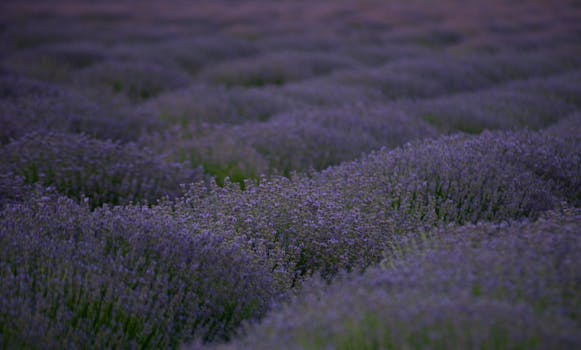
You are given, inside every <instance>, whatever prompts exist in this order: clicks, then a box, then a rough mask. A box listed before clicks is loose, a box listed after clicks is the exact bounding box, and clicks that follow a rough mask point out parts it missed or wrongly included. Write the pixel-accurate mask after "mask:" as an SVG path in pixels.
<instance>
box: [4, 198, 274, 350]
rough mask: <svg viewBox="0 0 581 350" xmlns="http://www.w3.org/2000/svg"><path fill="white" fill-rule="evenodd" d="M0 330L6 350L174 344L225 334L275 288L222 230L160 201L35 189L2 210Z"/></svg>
mask: <svg viewBox="0 0 581 350" xmlns="http://www.w3.org/2000/svg"><path fill="white" fill-rule="evenodd" d="M0 227H2V230H1V231H0V232H1V234H0V252H1V255H2V259H1V260H0V281H1V285H2V297H1V298H0V332H1V334H2V341H3V342H4V344H6V345H10V347H12V348H14V347H25V348H30V347H38V346H40V345H41V344H42V347H43V348H54V349H58V348H62V347H66V348H86V347H92V348H110V347H119V346H121V347H139V348H153V349H159V348H167V347H176V346H177V345H178V344H179V343H180V342H182V341H185V340H188V339H192V337H193V336H198V337H202V338H204V339H206V340H211V339H213V338H216V337H218V338H223V337H225V336H227V335H228V334H230V333H231V332H232V330H233V329H235V328H236V326H237V325H238V324H239V323H240V321H241V320H243V319H248V318H254V317H257V316H259V315H261V314H262V313H264V311H265V310H266V307H267V306H268V301H269V300H270V299H271V298H272V296H273V295H276V293H277V284H276V283H275V282H274V281H275V279H274V278H273V274H272V273H271V271H270V270H267V269H266V268H265V267H266V266H268V264H265V263H264V261H261V260H260V259H258V258H257V257H256V256H253V255H250V254H248V253H246V251H247V248H245V246H247V243H246V242H244V241H243V240H242V239H240V238H237V237H236V236H234V235H232V234H231V233H229V232H226V231H221V232H210V231H205V230H198V229H196V228H195V227H192V226H187V225H184V224H182V222H181V220H179V219H178V218H175V217H173V216H172V215H171V214H170V213H167V212H165V211H164V210H163V209H162V208H157V209H156V208H148V207H138V206H130V207H116V208H102V209H99V210H97V211H95V212H91V211H89V208H88V207H86V206H80V205H77V204H75V203H74V202H73V201H71V200H68V199H65V198H53V197H51V196H44V197H41V198H36V200H34V201H31V202H30V203H26V204H22V205H15V206H10V207H8V208H6V209H5V210H4V211H2V213H1V214H0Z"/></svg>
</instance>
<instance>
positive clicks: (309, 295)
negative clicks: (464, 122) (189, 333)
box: [216, 210, 581, 349]
mask: <svg viewBox="0 0 581 350" xmlns="http://www.w3.org/2000/svg"><path fill="white" fill-rule="evenodd" d="M580 219H581V212H580V211H579V210H572V211H571V210H566V212H565V214H564V215H563V214H562V213H556V212H553V213H550V214H548V215H545V216H544V217H543V218H542V219H541V220H540V221H538V222H536V223H527V222H524V223H521V222H510V223H505V224H502V225H493V224H480V225H475V226H472V225H469V226H464V227H458V228H452V229H450V228H447V229H440V230H438V231H436V232H432V233H430V234H429V235H424V236H416V235H413V236H411V237H410V236H407V237H404V238H401V239H398V240H395V241H393V242H392V250H391V251H389V252H388V254H387V255H386V258H385V259H384V261H383V263H382V267H378V268H374V269H371V270H369V271H368V272H366V273H365V274H363V275H351V276H345V278H344V279H343V280H341V281H337V282H335V283H334V284H332V285H331V286H326V285H321V283H320V282H317V281H316V280H314V281H312V282H310V283H308V287H305V290H304V291H303V292H302V295H301V296H300V297H298V298H296V300H294V301H293V302H291V303H289V304H288V305H287V306H285V307H284V308H283V309H282V310H280V311H279V312H277V313H273V314H271V316H268V317H267V318H266V319H264V320H263V321H262V322H261V323H260V324H259V325H255V326H252V327H249V328H248V329H247V333H248V334H247V336H246V337H245V338H244V339H242V340H240V341H238V342H234V343H233V344H230V345H228V346H217V347H216V348H220V349H272V348H277V349H302V348H308V349H326V348H334V349H335V348H337V349H347V348H357V349H367V348H372V349H385V348H398V349H407V348H433V347H436V348H454V349H459V348H464V349H469V348H484V349H492V348H503V349H504V348H520V347H525V348H542V349H549V348H553V349H554V348H559V349H561V348H562V349H572V348H576V347H578V346H579V345H580V344H581V338H580V337H579V333H578V326H579V312H581V310H580V309H579V302H580V301H581V300H580V294H579V288H581V285H580V284H579V281H580V277H581V269H580V268H579V266H578V264H577V261H579V259H581V256H580V252H581V249H580V248H581V239H580V237H579V234H578V232H579V228H580V227H579V225H580V224H579V223H580Z"/></svg>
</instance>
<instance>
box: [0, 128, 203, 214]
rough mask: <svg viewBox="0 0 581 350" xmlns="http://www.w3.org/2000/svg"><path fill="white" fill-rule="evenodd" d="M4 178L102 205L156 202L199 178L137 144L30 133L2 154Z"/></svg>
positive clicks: (5, 148) (0, 155)
mask: <svg viewBox="0 0 581 350" xmlns="http://www.w3.org/2000/svg"><path fill="white" fill-rule="evenodd" d="M0 163H1V164H2V173H3V174H5V176H7V175H9V174H12V176H20V177H22V178H23V180H24V182H25V183H27V184H33V183H40V184H42V185H43V186H54V187H55V188H56V190H57V191H58V192H60V193H62V194H65V195H67V196H69V197H71V198H75V199H81V198H83V197H86V198H88V200H89V201H90V204H91V206H92V207H97V206H100V205H102V204H103V203H110V204H124V203H130V202H137V201H147V202H153V201H156V200H157V199H160V198H162V197H163V196H166V195H176V194H178V193H179V191H180V190H179V185H180V184H181V183H187V182H190V181H192V180H194V179H195V177H194V173H192V172H189V171H186V170H184V169H182V168H181V166H179V165H178V164H176V163H174V164H166V163H164V162H162V161H160V160H159V159H158V158H156V157H155V156H154V155H152V154H151V153H149V152H147V151H144V150H140V149H138V148H137V147H136V146H135V145H133V144H127V145H121V144H119V143H115V142H111V141H99V140H95V139H91V138H89V137H87V136H83V135H74V134H56V133H49V134H29V135H26V136H25V137H23V138H21V139H20V140H18V141H14V142H12V143H10V144H8V145H6V146H4V147H3V148H2V149H1V150H0Z"/></svg>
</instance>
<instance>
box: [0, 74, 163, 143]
mask: <svg viewBox="0 0 581 350" xmlns="http://www.w3.org/2000/svg"><path fill="white" fill-rule="evenodd" d="M0 89H2V90H1V91H2V92H1V93H0V120H2V123H3V128H2V130H0V142H1V143H4V144H5V143H8V142H9V141H10V140H11V139H19V138H20V137H22V136H24V135H26V134H28V133H30V132H34V131H40V132H46V131H47V130H50V131H55V132H65V133H84V134H87V135H91V136H94V137H96V138H99V139H114V140H120V141H136V140H137V139H138V138H139V137H140V136H141V135H142V134H143V133H144V132H145V131H147V130H149V131H151V130H155V129H158V128H159V127H160V126H161V125H162V123H161V121H160V120H157V119H155V118H154V117H152V116H151V114H150V113H146V112H142V111H133V110H130V109H129V108H126V107H116V106H114V105H113V104H105V103H97V102H93V101H91V100H90V99H88V98H87V97H86V96H83V95H82V94H79V93H78V92H75V91H72V90H70V89H68V88H61V87H59V86H56V85H52V84H46V83H43V82H39V81H35V80H29V79H25V78H21V77H17V76H6V77H2V78H0Z"/></svg>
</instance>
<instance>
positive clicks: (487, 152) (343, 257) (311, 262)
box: [172, 132, 581, 285]
mask: <svg viewBox="0 0 581 350" xmlns="http://www.w3.org/2000/svg"><path fill="white" fill-rule="evenodd" d="M579 154H581V152H580V150H579V142H578V138H571V137H565V138H564V137H557V136H553V135H550V134H549V133H545V132H543V133H532V132H502V133H483V134H482V135H480V136H478V137H473V138H470V137H467V136H459V135H456V136H449V137H444V138H440V139H437V140H429V141H423V142H415V143H413V144H409V145H407V146H405V147H403V148H398V149H396V150H388V149H384V150H381V151H379V152H376V153H373V154H371V155H369V156H366V157H363V158H362V159H360V160H357V161H353V162H349V163H345V164H342V165H340V166H337V167H332V168H329V169H326V170H324V171H323V172H321V173H314V174H311V175H310V176H306V175H305V176H301V175H293V174H291V178H290V179H287V178H284V177H271V178H261V179H260V180H259V183H258V184H255V183H253V182H252V181H246V182H245V190H241V189H240V188H239V187H238V186H237V185H235V184H231V183H229V181H228V180H226V181H225V186H224V188H220V187H217V186H216V185H214V186H212V187H210V188H207V187H204V186H200V185H196V186H193V187H192V188H191V189H190V190H189V191H188V193H187V194H186V195H185V196H184V197H183V198H181V199H179V200H178V201H177V202H176V203H174V204H172V206H173V207H174V209H173V210H176V211H177V212H178V213H179V215H180V216H183V217H188V220H190V221H192V222H195V223H196V224H197V225H200V226H203V227H206V228H207V229H208V230H215V231H221V230H223V227H226V228H228V229H227V230H229V231H234V232H239V233H240V234H243V235H244V237H247V238H248V239H250V240H256V239H258V240H259V241H260V242H267V246H266V247H267V250H283V251H284V252H285V259H286V262H285V263H284V265H283V266H284V267H285V269H287V270H289V271H291V272H292V273H293V274H294V281H293V284H295V285H296V284H299V283H300V281H301V279H302V278H303V277H304V276H308V275H310V274H312V273H314V272H318V273H321V274H322V275H323V276H325V277H329V278H332V276H334V275H335V274H336V273H337V272H339V271H342V270H362V269H365V268H366V267H368V266H370V265H373V264H376V263H377V262H378V261H379V260H380V259H381V256H382V254H383V252H384V251H385V249H387V245H388V243H389V240H390V239H391V238H392V237H395V236H397V235H400V234H405V233H408V232H417V231H421V230H426V229H430V228H432V227H434V226H441V225H446V224H448V223H456V224H467V223H476V222H481V221H495V222H499V221H503V220H510V219H515V218H521V217H531V218H534V217H536V216H538V215H539V213H541V212H543V211H545V210H549V209H552V208H555V207H557V206H559V205H560V203H562V202H568V203H570V204H572V205H579V196H580V193H581V183H580V182H579V178H580V176H579V174H580V172H581V168H580V164H581V159H580V158H579ZM258 248H260V249H263V248H262V245H260V246H258ZM273 268H274V266H273Z"/></svg>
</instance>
